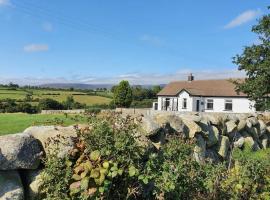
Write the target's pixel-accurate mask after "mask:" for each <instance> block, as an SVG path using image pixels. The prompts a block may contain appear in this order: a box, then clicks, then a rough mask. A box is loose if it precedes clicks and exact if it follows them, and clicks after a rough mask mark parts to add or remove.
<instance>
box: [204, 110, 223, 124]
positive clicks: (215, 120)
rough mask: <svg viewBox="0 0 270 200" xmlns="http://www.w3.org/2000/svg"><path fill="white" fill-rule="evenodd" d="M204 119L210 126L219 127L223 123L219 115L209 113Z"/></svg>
mask: <svg viewBox="0 0 270 200" xmlns="http://www.w3.org/2000/svg"><path fill="white" fill-rule="evenodd" d="M205 117H206V118H207V119H208V120H209V121H210V124H211V125H215V126H219V125H220V124H222V123H223V122H224V118H223V117H222V116H221V115H220V114H216V113H211V114H209V115H207V116H205Z"/></svg>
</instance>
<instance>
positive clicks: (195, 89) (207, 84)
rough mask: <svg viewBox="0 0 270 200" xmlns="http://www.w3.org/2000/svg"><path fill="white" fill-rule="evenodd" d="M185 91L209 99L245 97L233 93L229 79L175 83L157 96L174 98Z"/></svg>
mask: <svg viewBox="0 0 270 200" xmlns="http://www.w3.org/2000/svg"><path fill="white" fill-rule="evenodd" d="M182 90H186V91H187V92H188V93H189V94H190V95H192V96H209V97H247V95H246V94H244V93H242V92H239V93H238V92H236V91H235V85H234V84H233V83H232V81H231V80H229V79H220V80H193V81H175V82H171V83H169V84H168V85H167V86H165V87H164V88H163V89H162V90H161V91H160V92H159V93H158V94H157V95H158V96H176V95H178V94H179V93H180V92H181V91H182Z"/></svg>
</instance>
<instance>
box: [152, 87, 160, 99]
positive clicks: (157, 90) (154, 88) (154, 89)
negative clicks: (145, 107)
mask: <svg viewBox="0 0 270 200" xmlns="http://www.w3.org/2000/svg"><path fill="white" fill-rule="evenodd" d="M161 89H162V88H161V86H160V85H155V86H153V88H152V90H153V93H154V95H155V97H156V95H157V93H159V92H160V91H161Z"/></svg>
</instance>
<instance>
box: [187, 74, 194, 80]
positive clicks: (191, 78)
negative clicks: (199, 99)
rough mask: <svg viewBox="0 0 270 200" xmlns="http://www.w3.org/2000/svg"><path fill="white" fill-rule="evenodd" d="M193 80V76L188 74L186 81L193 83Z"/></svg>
mask: <svg viewBox="0 0 270 200" xmlns="http://www.w3.org/2000/svg"><path fill="white" fill-rule="evenodd" d="M193 80H194V76H193V75H192V73H190V74H189V75H188V81H189V82H191V81H193Z"/></svg>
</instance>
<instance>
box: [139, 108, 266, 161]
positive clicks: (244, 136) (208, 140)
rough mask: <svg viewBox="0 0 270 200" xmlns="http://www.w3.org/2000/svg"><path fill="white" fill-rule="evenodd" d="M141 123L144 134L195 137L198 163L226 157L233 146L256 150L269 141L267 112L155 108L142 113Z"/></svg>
mask: <svg viewBox="0 0 270 200" xmlns="http://www.w3.org/2000/svg"><path fill="white" fill-rule="evenodd" d="M141 126H142V130H143V131H144V133H145V136H147V137H153V136H154V135H160V133H161V132H163V134H172V133H173V134H175V133H177V134H179V135H181V136H183V137H186V138H190V139H194V140H195V141H196V146H195V148H194V157H195V159H196V160H197V161H198V162H201V163H203V162H205V161H206V160H208V161H210V162H214V163H217V162H220V161H222V160H226V159H228V157H229V155H230V152H231V150H232V149H233V148H243V147H244V146H250V147H251V148H252V149H253V150H254V151H256V150H259V149H265V148H268V147H269V145H270V113H253V114H223V113H222V114H221V113H166V112H157V113H153V114H151V115H145V116H143V118H142V124H141ZM168 127H170V128H171V129H170V130H171V132H168V131H167V130H168ZM163 138H164V136H163ZM162 142H163V141H162V139H160V141H158V140H156V141H155V143H156V145H157V146H159V144H161V143H162Z"/></svg>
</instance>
